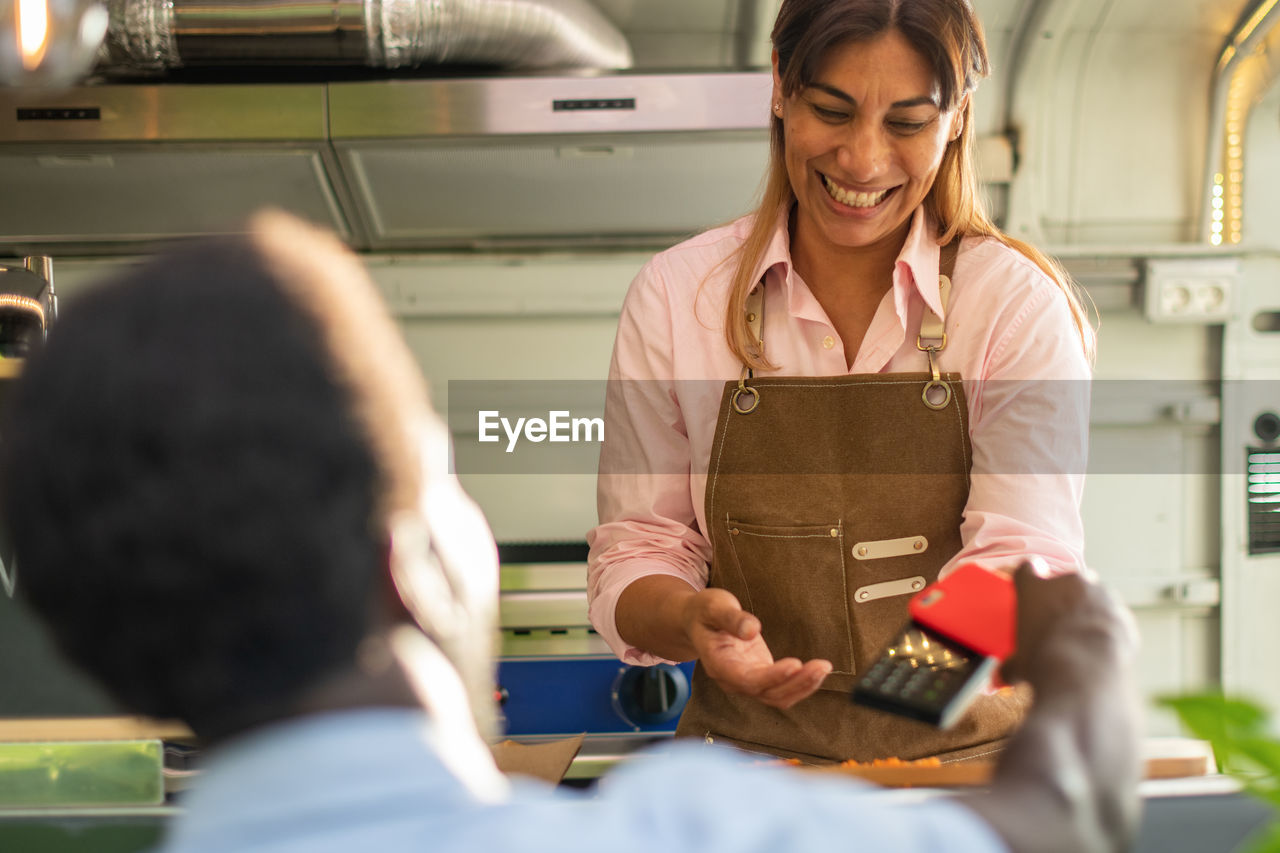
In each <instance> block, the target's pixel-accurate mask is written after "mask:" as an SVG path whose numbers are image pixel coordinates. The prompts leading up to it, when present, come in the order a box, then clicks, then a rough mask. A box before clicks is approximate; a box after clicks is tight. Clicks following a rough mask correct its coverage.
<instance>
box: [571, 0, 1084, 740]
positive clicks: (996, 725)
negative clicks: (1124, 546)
mask: <svg viewBox="0 0 1280 853" xmlns="http://www.w3.org/2000/svg"><path fill="white" fill-rule="evenodd" d="M773 43H774V56H773V72H774V73H773V80H774V92H773V95H774V97H773V104H772V112H773V115H772V158H771V163H770V170H769V175H768V183H767V185H766V189H765V192H764V196H763V200H762V202H761V204H760V207H759V208H758V209H757V210H756V212H755V213H753V214H752V215H750V216H746V217H743V218H742V219H740V220H738V221H736V222H733V223H731V224H729V225H727V226H724V227H722V228H717V229H714V230H712V231H709V232H707V233H705V234H702V235H699V236H697V237H695V238H693V239H691V240H689V241H686V242H685V243H682V244H680V245H678V246H676V247H674V248H672V249H669V250H668V251H666V252H663V253H661V254H659V255H658V256H656V257H655V258H654V259H653V260H652V261H651V262H650V263H649V264H648V265H647V266H646V267H645V268H644V269H643V270H642V271H641V272H640V274H639V276H638V277H637V278H636V280H635V282H634V283H633V284H632V287H631V290H630V292H629V293H628V295H627V299H626V302H625V304H624V306H623V311H622V316H621V318H620V321H619V327H618V336H617V342H616V345H615V349H614V357H613V364H612V367H611V371H610V377H611V379H613V380H615V382H614V385H615V386H616V387H615V388H611V389H610V393H609V396H608V400H607V403H606V411H605V422H606V426H607V434H608V436H609V440H608V441H606V442H605V444H604V446H603V448H602V452H601V467H600V480H599V501H598V504H599V510H600V524H599V526H597V527H596V528H595V529H594V530H593V531H592V532H591V534H590V535H589V541H590V543H591V555H590V559H589V578H588V580H589V583H588V587H589V597H590V600H591V616H592V621H593V623H594V624H595V626H596V628H597V630H598V631H599V632H600V634H601V635H602V636H603V637H604V638H605V639H607V640H608V641H609V643H610V644H611V646H612V648H613V649H614V651H615V652H617V654H618V655H619V656H620V657H622V658H623V659H624V660H626V661H628V662H631V663H656V662H659V661H662V660H689V659H693V658H696V659H697V660H698V667H697V668H696V670H695V673H694V679H693V691H692V696H691V698H690V700H689V704H688V707H687V709H686V711H685V712H684V715H683V717H682V719H681V721H680V727H679V730H678V734H681V735H691V736H697V737H701V738H705V739H707V740H710V741H720V740H724V741H728V742H731V743H735V744H737V745H739V746H743V747H746V748H748V749H755V750H760V751H764V752H770V753H774V754H778V755H782V756H786V757H797V758H800V759H802V760H807V761H838V760H845V759H855V760H859V761H867V760H872V759H875V758H879V757H885V756H897V757H900V758H903V759H916V758H921V757H924V756H929V755H946V756H947V760H960V759H964V758H967V757H974V756H978V755H983V756H990V755H991V754H992V753H993V752H995V751H998V750H999V749H1000V748H1001V747H1000V745H1001V740H1002V738H1003V737H1004V736H1005V735H1006V734H1007V733H1008V732H1009V731H1010V729H1011V728H1012V727H1013V726H1014V725H1016V723H1017V721H1018V720H1019V718H1020V716H1021V712H1022V708H1023V704H1024V699H1023V697H1021V696H1020V695H1017V694H1005V693H1001V694H993V695H990V696H987V697H985V698H983V699H982V700H980V701H979V702H978V703H976V704H975V709H974V710H973V711H971V712H970V714H969V715H968V716H967V717H966V718H964V719H963V720H961V721H960V722H959V723H958V724H957V725H956V726H955V728H954V729H952V730H950V731H947V732H941V731H938V730H936V729H932V728H930V727H928V726H926V725H923V724H920V723H915V722H909V721H900V720H896V719H892V718H888V717H886V716H884V715H882V714H879V713H877V712H875V711H870V710H867V709H862V708H855V707H853V706H852V705H851V703H850V701H849V691H850V690H851V688H852V687H853V685H854V684H856V683H857V682H858V679H860V678H862V677H864V674H865V673H866V671H867V670H868V668H869V667H870V666H871V664H872V663H873V662H874V661H875V659H876V657H877V655H878V654H879V653H880V651H881V649H882V648H884V647H885V646H886V645H887V644H888V642H889V640H890V639H891V638H892V637H894V636H896V634H897V632H898V631H899V629H900V628H901V626H902V625H903V623H904V622H905V621H906V618H907V607H906V603H907V598H908V597H909V595H910V594H911V593H912V592H913V591H914V590H917V589H920V588H922V587H923V586H924V585H925V584H927V583H930V582H932V581H934V580H936V579H937V578H939V577H940V576H943V575H946V574H948V573H950V572H951V571H952V570H953V569H955V568H956V567H958V566H959V565H961V564H964V563H975V564H977V565H979V566H981V567H982V568H985V569H989V570H992V571H1010V570H1012V569H1014V568H1015V567H1016V566H1017V565H1019V564H1020V563H1022V562H1024V561H1027V560H1031V559H1033V558H1039V559H1041V560H1043V562H1044V564H1045V565H1046V566H1048V567H1049V568H1050V570H1052V571H1056V572H1070V571H1075V570H1078V569H1080V568H1082V567H1083V565H1084V563H1083V533H1082V525H1081V520H1080V510H1079V506H1080V496H1081V487H1082V477H1081V475H1082V473H1083V470H1084V456H1085V448H1086V446H1087V417H1088V411H1087V402H1088V394H1087V381H1088V378H1089V372H1090V370H1089V351H1090V349H1091V342H1092V332H1091V330H1090V328H1089V326H1088V323H1087V322H1086V320H1085V315H1084V312H1083V310H1082V308H1081V305H1080V302H1079V300H1078V299H1077V298H1076V295H1075V292H1074V290H1073V289H1072V287H1071V285H1070V283H1069V282H1068V280H1067V279H1066V277H1065V276H1064V275H1063V274H1062V273H1061V272H1060V271H1059V269H1058V267H1057V266H1056V265H1055V264H1053V263H1052V262H1051V261H1050V260H1049V259H1048V258H1046V257H1045V256H1044V255H1043V254H1041V253H1040V252H1038V251H1037V250H1035V249H1034V248H1032V247H1030V246H1027V245H1024V244H1022V243H1019V242H1017V241H1014V240H1012V239H1011V238H1009V237H1007V236H1006V235H1004V234H1002V233H1001V232H1000V231H999V230H998V229H997V228H996V227H995V225H994V224H993V223H992V222H991V220H990V219H989V218H988V217H987V215H986V213H985V212H984V211H983V209H982V206H981V202H980V198H979V195H978V192H977V182H976V179H975V175H974V170H973V167H972V164H971V147H972V138H973V131H972V123H971V120H970V119H971V115H972V112H973V93H974V90H975V89H976V87H977V84H978V81H979V80H980V79H981V78H982V77H983V76H985V75H986V72H987V58H986V48H985V45H984V42H983V36H982V30H981V27H980V25H979V24H978V22H977V20H976V18H975V17H974V14H973V10H972V8H971V7H970V5H969V4H968V3H967V2H966V0H784V2H783V3H782V6H781V9H780V11H779V13H778V19H777V22H776V24H775V26H774V30H773ZM716 318H722V322H721V323H719V324H717V323H716V322H715V319H716ZM632 380H645V381H644V382H635V381H632ZM689 380H696V381H689ZM966 380H977V381H976V382H972V383H970V382H967V381H966ZM1004 380H1017V381H1004ZM1056 380H1063V381H1056ZM624 385H625V386H627V388H628V392H627V393H623V392H622V391H621V390H618V389H619V388H620V387H621V386H624ZM637 473H638V474H639V475H638V476H637ZM902 542H911V543H918V544H916V545H914V546H913V547H912V548H911V549H909V550H903V549H901V548H894V547H889V546H890V545H892V543H902Z"/></svg>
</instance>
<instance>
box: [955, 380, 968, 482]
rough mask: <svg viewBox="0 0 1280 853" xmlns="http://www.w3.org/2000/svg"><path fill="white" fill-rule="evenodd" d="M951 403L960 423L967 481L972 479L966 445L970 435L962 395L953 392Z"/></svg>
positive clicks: (962, 455)
mask: <svg viewBox="0 0 1280 853" xmlns="http://www.w3.org/2000/svg"><path fill="white" fill-rule="evenodd" d="M951 405H953V406H955V409H956V422H957V425H958V426H959V428H960V458H961V461H963V462H964V476H965V480H966V481H968V480H969V479H970V477H969V453H968V451H967V450H965V445H966V444H968V443H969V442H968V439H969V436H968V435H966V434H965V428H964V415H965V413H964V412H962V411H960V395H959V394H952V395H951ZM965 503H968V501H965Z"/></svg>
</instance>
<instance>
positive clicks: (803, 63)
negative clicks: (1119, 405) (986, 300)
mask: <svg viewBox="0 0 1280 853" xmlns="http://www.w3.org/2000/svg"><path fill="white" fill-rule="evenodd" d="M890 30H897V31H898V32H899V33H901V34H902V35H903V37H904V38H906V40H907V42H908V43H910V44H911V46H912V47H914V48H915V50H917V51H918V52H919V53H920V55H921V56H923V57H924V58H925V59H926V60H927V61H928V62H929V64H930V65H931V66H932V68H933V72H934V76H935V77H936V78H937V80H938V87H939V90H940V96H941V102H940V104H939V106H940V107H941V108H942V109H943V110H944V111H945V110H951V109H954V108H956V107H957V106H958V105H959V104H960V103H961V102H962V101H964V98H965V95H967V94H968V93H970V92H972V91H973V90H974V89H975V88H976V87H977V85H978V81H979V80H981V79H982V78H983V77H985V76H987V74H988V73H989V71H990V66H989V64H988V61H987V46H986V40H985V38H984V36H983V34H982V25H981V24H980V23H979V22H978V19H977V17H976V16H975V15H974V12H973V9H972V8H971V6H970V5H969V2H968V0H784V2H783V4H782V8H781V9H780V10H779V12H778V18H777V21H776V22H775V23H774V27H773V46H774V49H775V50H776V51H777V52H778V74H779V76H780V77H781V78H782V89H783V94H785V95H787V96H788V97H790V96H792V95H794V94H796V93H797V92H800V91H803V90H804V89H805V88H806V87H808V86H809V85H810V84H811V83H812V82H813V80H814V78H815V77H816V76H817V74H818V70H819V68H820V67H821V65H822V61H823V59H824V58H825V57H826V56H827V54H828V53H829V52H830V50H831V49H832V48H833V47H836V46H838V45H842V44H848V43H850V42H862V41H868V40H871V39H874V38H876V37H877V36H880V35H882V34H884V33H886V32H888V31H890ZM770 116H771V121H770V158H769V173H768V178H767V181H766V183H765V188H764V194H763V198H762V199H761V201H760V205H759V207H758V208H757V209H756V212H755V215H754V217H753V221H752V225H751V230H750V232H749V233H748V235H747V238H746V241H745V242H744V243H743V245H742V247H741V248H740V249H739V250H738V254H737V268H736V269H735V271H734V275H733V283H732V288H731V290H730V293H729V303H728V307H727V309H726V315H725V337H726V338H727V340H728V343H729V348H730V349H731V350H732V351H733V353H734V354H735V355H736V356H737V357H738V358H739V359H740V360H741V361H742V362H743V363H744V364H746V365H749V366H750V367H753V368H755V369H758V370H771V369H774V367H775V365H773V364H771V363H770V362H769V361H768V360H767V359H766V358H765V357H764V354H763V353H761V352H758V351H757V350H756V348H755V346H754V340H753V337H752V335H751V331H750V329H749V327H748V326H747V322H746V319H745V316H744V315H745V306H746V301H747V294H748V293H749V292H750V290H751V288H752V287H754V286H755V283H756V280H755V276H756V271H757V269H758V268H759V266H760V263H761V260H762V259H763V257H764V252H765V249H766V247H767V246H768V245H769V241H770V240H771V239H772V237H773V233H774V228H775V227H776V225H777V221H778V217H779V216H781V215H782V213H783V212H784V211H786V210H789V209H790V207H791V205H792V204H794V203H795V200H796V199H795V194H794V193H793V192H792V189H791V182H790V179H789V178H788V176H787V166H786V157H785V153H786V151H785V148H786V142H785V137H784V135H783V127H782V120H781V119H780V118H778V116H776V115H774V114H773V113H770ZM962 118H963V121H964V124H963V126H962V129H961V133H960V136H959V137H958V138H957V139H955V140H954V141H952V142H950V143H949V144H948V145H947V149H946V151H945V152H944V154H943V155H942V163H941V165H940V166H939V167H938V174H937V177H936V178H935V179H934V183H933V187H932V188H930V190H929V193H928V195H926V196H925V199H924V206H925V211H926V213H928V214H929V216H930V217H931V218H932V219H933V221H934V222H935V223H937V226H938V235H937V239H938V242H939V243H940V244H943V245H945V244H946V243H949V242H951V240H952V239H954V238H955V237H957V236H961V237H992V238H994V239H996V240H999V241H1000V242H1001V243H1003V244H1004V245H1006V246H1009V247H1011V248H1013V249H1016V250H1017V251H1019V252H1021V253H1022V254H1023V255H1025V256H1026V257H1027V258H1029V259H1030V260H1031V261H1032V262H1034V263H1035V265H1036V266H1038V267H1039V268H1040V269H1041V270H1043V271H1044V273H1045V275H1047V276H1049V278H1051V279H1053V281H1054V282H1055V283H1057V285H1058V287H1060V288H1062V292H1063V294H1064V295H1065V296H1066V297H1067V304H1068V305H1069V306H1070V307H1071V315H1072V317H1073V319H1074V320H1075V324H1076V330H1077V331H1078V332H1079V334H1080V342H1081V346H1082V347H1083V349H1084V351H1085V354H1086V355H1087V356H1088V357H1089V358H1090V359H1091V360H1092V358H1093V341H1094V333H1093V327H1092V325H1091V324H1090V322H1089V317H1088V314H1087V313H1086V311H1085V308H1084V304H1083V299H1082V294H1081V292H1080V291H1079V289H1078V288H1077V287H1076V285H1075V284H1074V283H1073V282H1072V281H1071V279H1070V277H1069V276H1068V275H1067V274H1066V271H1065V270H1063V269H1062V267H1061V266H1060V265H1059V264H1058V263H1057V262H1056V261H1054V260H1053V259H1052V258H1050V257H1049V256H1048V255H1046V254H1044V253H1043V252H1041V251H1040V250H1039V249H1037V248H1035V247H1034V246H1032V245H1030V244H1028V243H1024V242H1022V241H1021V240H1016V239H1014V238H1013V237H1010V236H1009V235H1008V234H1005V233H1004V232H1003V231H1001V230H1000V229H999V228H998V227H997V226H996V224H995V223H994V222H993V221H992V220H991V217H990V216H989V215H988V214H987V212H986V209H985V207H984V205H983V201H982V196H981V195H980V191H979V185H978V175H977V171H976V169H975V167H974V164H973V144H974V132H973V101H972V99H969V100H968V101H964V114H963V116H962Z"/></svg>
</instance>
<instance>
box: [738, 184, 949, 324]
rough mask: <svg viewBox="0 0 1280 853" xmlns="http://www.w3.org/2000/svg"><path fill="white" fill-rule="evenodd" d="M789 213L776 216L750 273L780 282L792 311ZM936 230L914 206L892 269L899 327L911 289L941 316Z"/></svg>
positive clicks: (789, 211)
mask: <svg viewBox="0 0 1280 853" xmlns="http://www.w3.org/2000/svg"><path fill="white" fill-rule="evenodd" d="M790 213H791V209H790V207H788V208H787V209H785V210H784V211H783V212H782V213H780V214H779V215H778V217H777V221H776V222H775V223H774V228H773V234H772V236H771V237H770V238H769V242H768V244H767V245H766V246H765V251H764V254H763V255H762V256H761V259H760V263H759V264H758V265H757V267H756V269H755V270H754V271H753V273H752V280H753V281H756V282H758V281H760V279H761V278H765V277H766V276H767V277H768V280H769V281H770V282H777V281H781V282H782V283H783V287H784V292H785V293H786V304H787V305H789V306H792V307H793V308H794V306H795V305H796V304H797V303H796V300H795V298H794V296H793V294H794V290H795V271H794V267H793V266H792V263H791V237H790V232H789V230H788V227H787V225H788V219H789V218H790ZM936 230H937V229H936V228H935V227H934V223H933V220H932V219H931V218H930V217H928V216H927V215H926V214H925V210H924V205H920V206H919V207H917V208H916V210H915V213H913V214H912V215H911V227H910V229H909V230H908V231H907V239H906V241H905V242H904V243H903V244H902V251H901V252H899V253H898V260H897V261H896V263H895V264H894V269H893V306H894V311H895V313H897V315H898V320H899V321H900V322H901V323H902V326H903V328H906V325H907V316H908V315H907V311H908V306H909V305H910V301H911V296H910V294H911V292H912V291H913V290H914V291H915V292H916V293H918V294H919V295H920V298H921V299H923V300H924V303H925V304H926V305H928V306H929V308H930V309H931V310H932V311H933V312H934V313H935V314H937V315H938V316H939V317H941V316H944V313H943V310H942V297H941V294H940V293H939V290H938V272H939V263H940V248H939V246H938V241H937V239H936V238H935V237H934V236H933V235H934V234H935V233H936Z"/></svg>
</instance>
